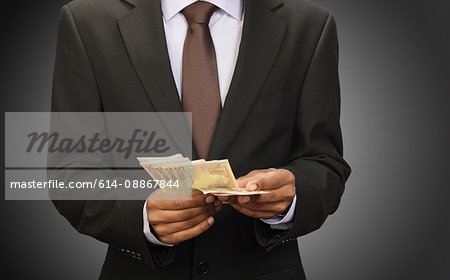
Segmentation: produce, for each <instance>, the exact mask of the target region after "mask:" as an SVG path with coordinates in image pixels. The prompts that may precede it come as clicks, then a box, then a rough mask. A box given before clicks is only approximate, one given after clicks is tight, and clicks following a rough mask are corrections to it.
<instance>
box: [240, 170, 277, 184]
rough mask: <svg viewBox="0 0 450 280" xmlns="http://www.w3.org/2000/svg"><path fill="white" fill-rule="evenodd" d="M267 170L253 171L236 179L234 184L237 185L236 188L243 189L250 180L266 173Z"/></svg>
mask: <svg viewBox="0 0 450 280" xmlns="http://www.w3.org/2000/svg"><path fill="white" fill-rule="evenodd" d="M267 171H269V170H267V169H262V170H253V171H251V172H250V173H248V174H247V175H245V176H242V177H239V178H238V179H236V182H237V183H238V186H239V187H241V188H245V185H246V184H247V183H248V182H249V181H250V180H252V179H255V178H256V177H258V176H260V175H261V174H264V173H266V172H267Z"/></svg>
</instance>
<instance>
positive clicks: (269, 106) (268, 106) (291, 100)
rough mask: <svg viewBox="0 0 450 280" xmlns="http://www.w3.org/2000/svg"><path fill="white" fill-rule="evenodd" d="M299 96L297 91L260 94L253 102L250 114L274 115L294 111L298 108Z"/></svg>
mask: <svg viewBox="0 0 450 280" xmlns="http://www.w3.org/2000/svg"><path fill="white" fill-rule="evenodd" d="M297 96H298V95H297V93H295V92H288V93H282V94H276V95H262V96H259V97H258V99H256V101H255V104H253V107H252V109H251V111H250V113H249V116H262V115H272V114H276V113H282V112H289V111H292V110H294V109H295V108H297Z"/></svg>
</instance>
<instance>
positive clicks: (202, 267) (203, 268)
mask: <svg viewBox="0 0 450 280" xmlns="http://www.w3.org/2000/svg"><path fill="white" fill-rule="evenodd" d="M208 271H209V264H208V262H200V263H199V264H198V265H197V272H198V273H199V274H201V275H206V274H208Z"/></svg>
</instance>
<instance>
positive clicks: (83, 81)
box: [51, 6, 175, 268]
mask: <svg viewBox="0 0 450 280" xmlns="http://www.w3.org/2000/svg"><path fill="white" fill-rule="evenodd" d="M51 108H52V112H101V111H102V110H103V106H102V102H101V97H100V91H99V89H98V85H97V82H96V78H95V71H94V68H93V67H92V64H91V61H90V59H89V55H88V52H87V50H86V48H85V46H84V44H83V41H82V37H81V36H80V34H79V32H78V30H77V26H76V22H75V19H74V17H73V15H72V13H71V11H70V8H69V7H68V6H64V7H63V9H62V11H61V16H60V21H59V27H58V39H57V51H56V61H55V68H54V76H53V89H52V106H51ZM87 125H89V124H87ZM70 164H71V163H70V162H66V163H65V166H67V165H70ZM72 164H74V165H76V164H77V163H76V162H72ZM99 176H102V177H105V178H112V177H114V176H115V175H114V173H113V171H105V172H103V171H102V172H101V174H99ZM52 200H53V204H54V205H55V207H56V209H57V210H58V211H59V213H60V214H61V215H63V216H64V217H65V218H66V219H67V220H68V221H69V223H70V224H71V225H72V226H73V227H74V228H75V229H76V230H77V231H78V232H80V233H83V234H86V235H89V236H92V237H94V238H96V239H98V240H100V241H102V242H105V243H108V244H110V245H111V246H114V247H116V248H117V249H118V250H120V249H121V250H122V251H127V250H128V251H130V252H135V253H136V254H137V256H139V258H138V259H139V260H140V261H143V262H144V263H145V264H146V265H148V266H149V267H152V268H156V267H157V266H164V265H166V264H168V263H170V262H171V261H172V260H173V258H174V254H175V248H170V247H162V246H156V245H152V244H149V243H148V242H147V240H146V239H145V236H144V233H143V216H142V209H143V206H144V202H145V200H141V201H136V200H121V201H120V200H101V201H99V200H55V199H52ZM159 247H161V248H159Z"/></svg>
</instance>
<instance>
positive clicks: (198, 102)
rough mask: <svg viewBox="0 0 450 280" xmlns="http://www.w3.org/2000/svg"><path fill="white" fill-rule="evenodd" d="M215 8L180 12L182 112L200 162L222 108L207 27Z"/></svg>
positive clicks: (201, 5)
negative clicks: (184, 26) (183, 25)
mask: <svg viewBox="0 0 450 280" xmlns="http://www.w3.org/2000/svg"><path fill="white" fill-rule="evenodd" d="M216 8H217V7H216V6H214V5H213V4H211V3H207V2H201V1H198V2H194V3H193V4H191V5H189V6H187V7H186V8H184V9H183V10H182V13H183V15H184V17H185V18H186V21H187V23H188V24H189V27H188V31H187V36H186V40H185V41H184V49H183V66H182V67H183V68H182V101H183V110H184V111H185V112H192V139H193V140H194V145H195V148H196V149H197V153H198V156H199V158H203V159H206V158H207V156H208V153H209V148H210V146H211V142H212V140H213V136H214V132H215V131H216V127H217V122H218V120H219V116H220V111H221V109H222V106H221V102H220V92H219V78H218V75H217V62H216V53H215V51H214V44H213V41H212V38H211V33H210V32H209V27H208V24H209V19H210V18H211V16H212V14H213V13H214V11H215V9H216Z"/></svg>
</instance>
